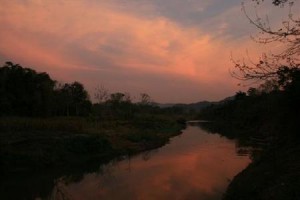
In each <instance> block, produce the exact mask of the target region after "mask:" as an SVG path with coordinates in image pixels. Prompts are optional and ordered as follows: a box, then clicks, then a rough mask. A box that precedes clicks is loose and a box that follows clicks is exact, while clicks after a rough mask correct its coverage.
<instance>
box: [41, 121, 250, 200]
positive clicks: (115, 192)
mask: <svg viewBox="0 0 300 200" xmlns="http://www.w3.org/2000/svg"><path fill="white" fill-rule="evenodd" d="M238 152H239V149H238V148H237V145H236V141H235V140H229V139H227V138H225V137H222V136H220V135H218V134H210V133H208V132H207V131H205V130H203V129H201V128H200V127H199V126H195V125H188V126H187V128H186V129H185V130H183V133H182V134H181V135H179V136H176V137H174V138H172V139H171V140H170V143H169V144H167V145H165V146H163V147H161V148H159V149H156V150H153V151H149V152H145V153H141V154H139V155H136V156H134V157H131V158H126V157H124V158H123V159H122V160H121V161H120V160H119V161H112V162H110V163H109V164H106V165H103V166H100V167H99V170H98V171H96V172H93V173H87V174H85V175H84V176H83V177H81V178H80V180H76V181H74V180H73V179H72V178H70V177H61V178H60V179H57V180H56V181H55V186H54V188H53V190H52V192H51V194H50V196H48V197H47V199H72V200H94V199H109V200H114V199H122V200H124V199H130V200H135V199H136V200H140V199H141V200H148V199H151V200H152V199H155V200H159V199H178V200H179V199H188V200H193V199H198V200H199V199H200V200H219V199H221V198H222V195H223V193H224V192H225V190H226V188H227V186H228V184H229V183H230V181H231V180H232V178H233V177H234V176H235V175H236V174H238V173H239V172H240V171H242V170H243V169H244V168H245V167H246V166H247V165H248V164H249V163H250V159H249V156H248V155H247V154H240V153H238ZM36 199H40V198H36Z"/></svg>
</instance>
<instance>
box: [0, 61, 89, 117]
mask: <svg viewBox="0 0 300 200" xmlns="http://www.w3.org/2000/svg"><path fill="white" fill-rule="evenodd" d="M0 83H1V85H0V94H1V96H0V111H1V115H2V116H30V117H41V116H45V117H46V116H81V115H86V114H87V113H88V112H89V111H90V109H91V102H90V100H89V96H88V93H87V91H86V90H85V89H84V87H83V85H82V84H81V83H79V82H74V83H72V84H68V83H66V84H64V85H58V84H57V82H56V81H55V80H52V79H51V78H50V76H49V75H48V74H47V73H45V72H44V73H38V72H36V71H35V70H33V69H29V68H24V67H22V66H21V65H19V64H14V63H12V62H6V63H5V64H4V66H3V67H1V68H0Z"/></svg>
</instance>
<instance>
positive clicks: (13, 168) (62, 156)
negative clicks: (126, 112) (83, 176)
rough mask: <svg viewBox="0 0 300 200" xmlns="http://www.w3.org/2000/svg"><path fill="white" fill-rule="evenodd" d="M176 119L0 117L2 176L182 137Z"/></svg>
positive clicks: (91, 159) (102, 157)
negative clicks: (177, 136) (175, 136)
mask: <svg viewBox="0 0 300 200" xmlns="http://www.w3.org/2000/svg"><path fill="white" fill-rule="evenodd" d="M176 118H177V116H166V115H155V116H153V115H141V116H137V117H135V118H134V119H131V120H126V121H125V120H122V121H121V120H101V121H100V120H99V119H95V118H92V117H88V118H80V117H56V118H44V119H40V118H39V119H36V118H1V119H0V138H1V140H0V145H1V151H0V157H1V168H2V169H1V172H4V173H8V172H17V171H19V172H20V171H28V170H30V171H36V170H44V169H49V168H58V167H59V168H61V167H74V166H76V165H82V164H89V163H94V162H96V163H101V162H105V161H107V160H109V159H112V158H114V157H117V156H120V155H130V154H134V153H137V152H141V151H144V150H147V149H152V148H156V147H159V146H161V145H163V144H165V143H167V142H168V140H169V138H170V137H172V136H174V135H177V134H179V133H180V130H181V129H182V128H183V126H184V125H183V124H182V123H178V122H177V121H176Z"/></svg>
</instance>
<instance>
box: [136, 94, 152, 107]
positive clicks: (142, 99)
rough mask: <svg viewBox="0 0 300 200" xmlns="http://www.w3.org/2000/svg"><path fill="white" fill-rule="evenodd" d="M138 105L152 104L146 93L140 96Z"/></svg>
mask: <svg viewBox="0 0 300 200" xmlns="http://www.w3.org/2000/svg"><path fill="white" fill-rule="evenodd" d="M138 103H139V104H140V105H150V104H151V103H152V100H151V98H150V96H149V95H148V94H146V93H141V94H140V100H139V102H138Z"/></svg>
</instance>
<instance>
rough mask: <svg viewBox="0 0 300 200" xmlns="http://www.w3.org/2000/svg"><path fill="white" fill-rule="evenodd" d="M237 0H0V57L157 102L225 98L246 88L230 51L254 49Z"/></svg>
mask: <svg viewBox="0 0 300 200" xmlns="http://www.w3.org/2000/svg"><path fill="white" fill-rule="evenodd" d="M240 3H241V2H240V0H231V1H228V2H227V1H226V3H225V2H224V1H221V0H213V1H207V0H205V1H200V0H191V1H181V0H162V1H159V0H153V1H150V0H140V1H126V0H112V1H104V0H103V1H102V0H97V1H96V0H76V1H64V0H56V1H52V0H43V1H41V0H2V1H1V7H0V23H1V26H2V28H1V29H0V62H1V63H2V64H4V62H5V61H12V62H14V63H19V64H21V65H22V66H24V67H32V68H34V69H36V70H37V71H46V72H48V73H49V74H50V75H51V77H52V78H53V79H55V80H58V81H61V82H72V81H75V80H76V81H80V82H82V83H83V84H84V85H85V86H86V88H87V89H88V91H89V92H90V93H91V96H93V95H92V93H93V91H94V88H95V87H96V86H97V85H99V84H101V85H104V86H105V87H106V88H108V89H109V90H110V91H111V92H117V91H120V92H129V93H131V94H132V95H133V96H134V95H138V94H139V93H142V92H146V93H148V94H149V95H150V96H151V97H152V98H153V99H154V100H156V101H158V102H196V101H201V100H221V99H223V98H225V97H227V96H230V95H233V94H234V93H235V92H236V91H237V90H240V89H243V88H239V87H238V86H237V83H238V82H239V81H237V80H235V79H233V78H232V77H231V76H230V74H229V72H228V71H229V69H230V68H232V66H233V64H232V63H231V61H230V54H231V53H233V54H237V55H243V53H244V52H246V50H247V49H250V50H251V49H254V44H253V41H251V40H250V39H249V36H250V34H251V33H253V32H254V33H255V28H254V27H252V26H251V25H250V24H249V22H248V21H247V19H246V17H245V16H244V14H243V13H242V11H241V4H240ZM267 11H268V12H271V11H269V10H267ZM241 52H242V53H241ZM250 54H251V55H254V56H255V57H256V56H257V55H259V52H257V50H253V51H252V52H250Z"/></svg>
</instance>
